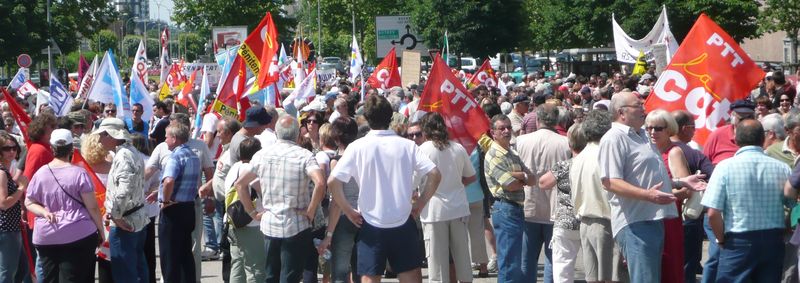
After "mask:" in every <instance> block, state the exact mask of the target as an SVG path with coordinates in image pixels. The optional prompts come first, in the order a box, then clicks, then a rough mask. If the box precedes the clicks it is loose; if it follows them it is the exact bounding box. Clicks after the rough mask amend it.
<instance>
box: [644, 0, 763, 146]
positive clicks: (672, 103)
mask: <svg viewBox="0 0 800 283" xmlns="http://www.w3.org/2000/svg"><path fill="white" fill-rule="evenodd" d="M762 78H764V71H762V70H761V68H759V67H758V66H757V65H756V64H755V63H754V62H753V60H751V59H750V57H748V56H747V54H746V53H745V52H744V50H742V48H741V47H739V45H738V44H736V41H734V40H733V38H731V37H730V35H728V33H726V32H725V31H724V30H722V28H721V27H720V26H719V25H717V24H716V23H714V21H712V20H711V19H710V18H709V17H708V16H706V15H705V14H701V15H700V18H699V19H697V22H695V24H694V26H693V27H692V29H691V30H690V31H689V34H687V35H686V38H685V39H684V40H683V43H682V44H681V46H680V47H679V48H678V51H677V52H676V53H675V56H674V57H672V60H671V61H670V64H669V66H668V67H667V68H666V70H664V72H663V73H661V75H660V76H659V78H658V82H656V85H655V86H654V87H653V93H652V94H651V95H650V96H648V97H647V101H645V109H646V111H652V110H655V109H664V110H667V111H674V110H686V111H688V112H689V113H691V114H692V115H693V116H694V118H695V120H694V124H695V128H696V131H695V135H694V140H695V141H696V142H697V143H699V144H704V143H705V140H706V138H707V137H708V135H709V134H710V133H711V132H713V131H714V130H715V129H717V127H718V126H721V125H723V124H724V123H725V120H726V119H728V118H729V117H730V105H731V103H733V101H736V100H738V99H743V98H746V97H747V96H748V95H749V94H750V91H751V90H752V89H753V88H754V87H755V86H756V85H757V84H758V81H760V80H761V79H762Z"/></svg>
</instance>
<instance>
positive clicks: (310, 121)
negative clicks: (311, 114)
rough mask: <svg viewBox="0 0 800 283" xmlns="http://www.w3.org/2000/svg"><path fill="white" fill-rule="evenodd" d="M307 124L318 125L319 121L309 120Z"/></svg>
mask: <svg viewBox="0 0 800 283" xmlns="http://www.w3.org/2000/svg"><path fill="white" fill-rule="evenodd" d="M306 124H318V122H317V119H308V120H306Z"/></svg>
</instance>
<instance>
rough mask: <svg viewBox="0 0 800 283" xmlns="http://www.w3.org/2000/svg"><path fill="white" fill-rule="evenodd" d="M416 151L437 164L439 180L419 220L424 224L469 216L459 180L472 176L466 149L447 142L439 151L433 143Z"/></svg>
mask: <svg viewBox="0 0 800 283" xmlns="http://www.w3.org/2000/svg"><path fill="white" fill-rule="evenodd" d="M419 150H420V151H421V152H422V153H423V154H425V155H426V156H428V158H430V159H431V161H432V162H433V163H434V164H439V165H440V166H437V168H439V173H441V175H442V179H441V181H440V182H439V187H438V188H437V189H436V193H435V194H434V195H433V197H432V198H431V199H430V201H429V202H428V205H426V206H425V208H424V209H423V210H422V213H421V214H420V220H421V221H422V222H425V223H431V222H438V221H447V220H452V219H456V218H459V217H464V216H468V215H469V203H468V202H467V194H466V192H465V191H464V184H463V183H462V182H461V179H462V178H465V177H472V176H475V169H474V168H472V164H471V163H470V160H469V156H468V155H467V150H465V149H464V147H463V146H461V144H459V143H455V142H449V146H448V147H446V148H444V149H442V150H440V149H438V148H436V145H435V144H434V143H433V142H432V141H427V142H425V143H423V144H422V145H420V147H419Z"/></svg>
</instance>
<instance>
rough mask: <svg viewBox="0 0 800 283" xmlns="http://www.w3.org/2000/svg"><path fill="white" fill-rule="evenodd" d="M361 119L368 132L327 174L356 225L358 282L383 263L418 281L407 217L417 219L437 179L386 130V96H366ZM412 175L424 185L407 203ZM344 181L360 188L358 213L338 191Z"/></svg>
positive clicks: (377, 273)
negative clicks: (358, 228)
mask: <svg viewBox="0 0 800 283" xmlns="http://www.w3.org/2000/svg"><path fill="white" fill-rule="evenodd" d="M364 117H366V119H367V123H368V124H369V126H370V129H372V130H371V131H370V132H369V133H368V134H367V135H366V136H365V137H363V138H361V139H359V140H356V141H355V142H353V143H352V144H351V145H350V146H348V147H347V150H345V152H344V154H342V158H341V159H340V160H339V162H338V163H337V165H336V167H335V168H333V171H331V176H330V178H329V179H328V189H329V190H330V192H331V193H332V194H333V199H334V201H335V202H336V204H337V205H338V206H339V207H341V208H342V211H343V212H344V214H345V215H346V216H347V218H348V219H349V220H350V221H351V222H353V224H355V225H356V226H359V227H361V231H360V232H359V239H358V243H357V244H356V246H357V248H358V263H357V266H358V267H357V270H358V273H359V274H361V281H362V282H365V283H368V282H380V280H381V275H382V274H383V272H384V269H385V267H386V261H387V259H388V261H389V264H390V265H391V266H392V269H393V271H394V272H396V273H397V274H398V279H399V280H400V281H401V282H421V280H422V273H421V272H420V266H421V263H422V255H421V254H420V253H419V251H420V249H419V246H418V245H419V242H418V241H417V237H418V235H419V231H418V230H417V226H416V223H415V222H414V220H413V218H412V216H417V215H419V213H420V211H421V210H422V208H423V207H425V205H426V204H427V203H428V201H429V200H430V199H431V197H432V196H433V194H434V193H435V192H436V188H437V187H438V186H439V181H440V180H441V175H440V173H439V170H438V169H436V166H435V165H434V164H433V162H431V160H430V159H429V158H428V157H426V156H425V155H424V154H423V153H422V152H420V150H419V149H418V148H417V146H416V145H415V144H414V143H413V142H412V141H410V140H407V139H404V138H402V137H400V136H398V135H397V134H396V133H395V132H394V131H392V130H388V128H389V124H390V123H391V121H392V106H391V105H390V104H389V101H387V100H386V98H384V97H381V96H377V95H372V96H369V98H367V101H366V104H365V107H364ZM415 173H416V174H417V175H418V176H423V175H424V176H426V178H427V181H426V183H425V190H424V193H423V194H422V196H420V197H419V199H417V201H416V202H414V203H413V204H412V201H411V195H412V192H413V185H412V176H413V175H414V174H415ZM350 178H354V179H355V180H356V182H358V185H359V187H360V188H361V191H360V195H359V198H358V210H356V209H354V208H353V207H352V206H351V205H350V204H349V203H348V202H347V200H346V199H345V196H344V193H343V191H342V184H343V183H344V182H347V181H349V180H350ZM412 214H413V215H412Z"/></svg>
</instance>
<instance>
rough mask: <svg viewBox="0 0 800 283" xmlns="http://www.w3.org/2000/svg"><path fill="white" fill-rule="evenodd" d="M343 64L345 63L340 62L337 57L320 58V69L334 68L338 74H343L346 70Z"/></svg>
mask: <svg viewBox="0 0 800 283" xmlns="http://www.w3.org/2000/svg"><path fill="white" fill-rule="evenodd" d="M344 63H345V62H344V61H343V60H342V58H339V57H324V58H322V64H320V67H321V68H322V69H327V68H334V69H336V71H338V72H340V73H345V72H346V70H345V65H344Z"/></svg>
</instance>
